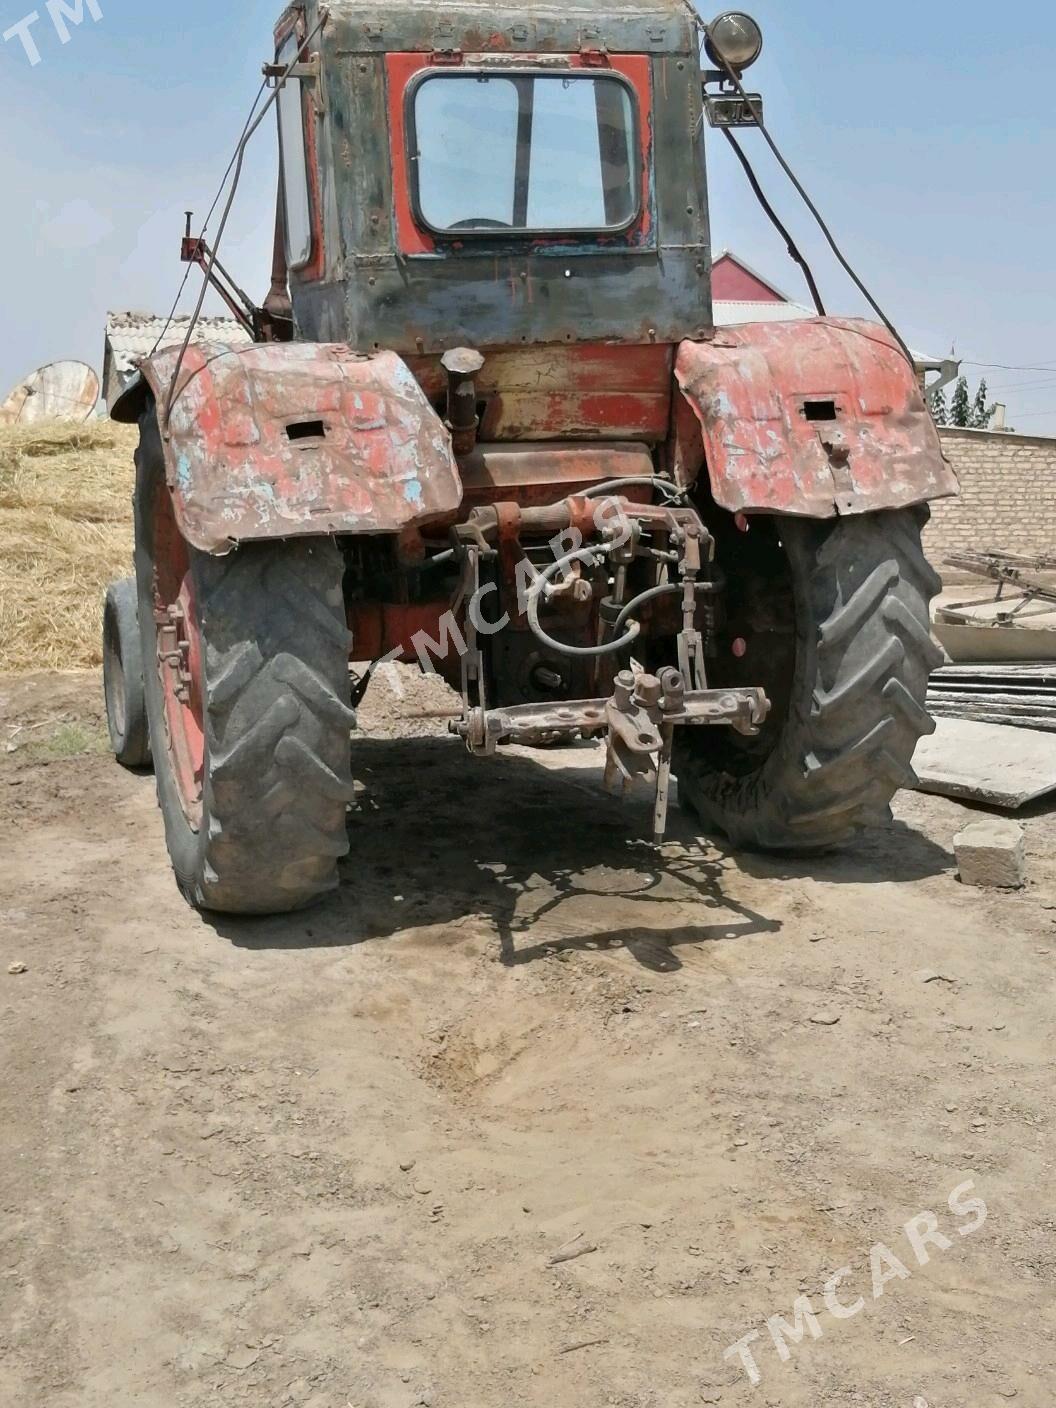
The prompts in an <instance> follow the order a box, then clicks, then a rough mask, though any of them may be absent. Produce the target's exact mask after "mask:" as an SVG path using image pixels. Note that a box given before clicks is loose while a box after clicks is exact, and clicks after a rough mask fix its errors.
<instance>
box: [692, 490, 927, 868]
mask: <svg viewBox="0 0 1056 1408" xmlns="http://www.w3.org/2000/svg"><path fill="white" fill-rule="evenodd" d="M926 521H927V512H926V510H902V511H898V512H885V513H874V514H867V515H864V516H862V517H855V518H843V519H838V520H836V521H835V522H832V523H818V522H814V521H804V520H794V519H770V520H751V521H750V523H749V525H748V526H749V529H750V531H749V534H748V536H747V538H745V537H742V536H740V535H739V534H737V532H736V529H735V528H734V527H733V524H732V520H731V521H730V523H729V524H726V525H724V530H723V532H720V534H719V543H720V557H721V555H722V549H723V547H724V546H725V548H726V564H725V565H726V569H727V573H728V575H729V579H730V598H731V600H730V617H729V620H728V622H727V625H726V627H725V631H724V639H723V641H722V642H721V643H720V660H721V661H722V662H723V663H722V664H721V665H720V666H719V667H718V668H717V669H716V670H715V671H714V673H713V682H714V683H715V684H716V685H725V684H729V685H733V684H747V683H757V684H758V683H764V684H765V686H766V688H767V691H768V693H769V694H770V697H771V699H772V701H773V703H774V711H773V714H772V716H771V718H770V720H769V722H768V724H767V726H766V727H765V728H764V730H763V732H762V734H761V735H760V737H759V738H758V739H743V738H740V737H738V736H737V735H735V734H733V733H731V732H725V731H720V730H712V729H706V730H705V729H700V730H693V729H686V730H683V731H682V733H683V737H682V738H681V740H680V743H679V749H680V752H679V756H678V759H677V772H678V778H679V789H680V795H681V796H682V798H683V800H684V801H686V802H687V803H688V804H689V806H690V808H691V809H692V810H694V811H696V812H697V813H698V815H699V816H700V817H701V819H702V820H703V821H704V822H705V823H706V824H707V825H708V826H711V827H714V828H716V829H717V830H719V831H722V832H724V833H725V834H726V835H727V836H729V837H730V839H731V840H732V841H733V842H734V843H735V844H737V845H742V846H747V847H754V848H757V849H762V850H778V851H820V850H827V849H830V848H832V847H835V846H839V845H841V844H843V843H844V842H846V841H848V840H850V839H851V838H852V837H853V836H854V835H855V834H856V833H857V832H859V831H861V830H862V828H864V827H866V826H869V825H872V824H875V823H877V822H879V821H883V820H885V819H887V818H889V817H890V808H889V804H890V801H891V798H892V797H893V796H894V794H895V792H896V791H897V790H898V789H899V788H900V787H907V786H913V785H914V784H915V782H916V777H915V775H914V773H913V769H912V765H911V764H912V759H913V754H914V752H915V750H916V747H917V744H918V742H919V741H920V739H921V737H922V736H923V735H925V734H928V733H931V732H933V731H934V727H935V725H934V723H933V722H932V720H931V719H930V717H929V716H928V714H927V711H926V709H925V698H926V694H927V684H928V677H929V675H930V673H931V671H932V670H933V669H935V667H936V666H937V665H938V664H939V663H940V662H941V659H942V652H941V651H940V650H939V648H938V646H937V645H936V644H935V642H934V640H933V639H932V636H931V601H932V598H933V597H934V596H935V594H936V593H937V592H938V590H939V588H940V585H941V583H940V581H939V578H938V576H937V575H936V573H935V572H934V571H933V570H932V568H931V567H930V565H929V564H928V562H927V560H926V558H925V556H924V552H923V549H922V547H921V528H922V527H923V525H924V523H925V522H926ZM741 526H742V527H744V526H745V525H744V524H743V523H742V525H741ZM739 561H742V562H744V563H745V564H746V566H745V570H743V571H741V569H740V568H739V567H738V562H739Z"/></svg>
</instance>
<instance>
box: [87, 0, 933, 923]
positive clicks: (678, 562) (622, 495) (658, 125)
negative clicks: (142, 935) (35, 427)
mask: <svg viewBox="0 0 1056 1408" xmlns="http://www.w3.org/2000/svg"><path fill="white" fill-rule="evenodd" d="M701 29H702V27H701V26H700V24H699V21H698V20H697V17H696V15H695V13H694V12H693V11H692V10H691V9H690V7H689V6H688V5H687V4H685V3H683V0H569V3H568V4H567V5H564V6H555V5H552V4H549V3H543V0H518V4H517V5H514V6H511V5H506V4H502V3H499V0H433V3H429V4H423V3H422V0H331V2H330V3H329V5H327V6H320V5H319V4H318V3H317V0H304V3H300V4H295V5H293V6H292V7H291V8H290V9H288V10H287V11H286V13H285V14H284V15H283V17H282V19H281V20H280V21H279V24H278V27H277V30H276V57H275V62H274V63H273V64H269V65H268V66H267V69H266V72H267V73H268V74H269V76H270V78H271V81H272V83H273V92H272V101H273V102H274V105H275V106H276V108H277V111H278V128H279V138H280V148H281V173H282V174H281V181H280V191H279V220H278V222H277V238H276V265H275V271H274V277H273V284H272V289H271V293H270V294H269V297H268V299H267V300H266V302H265V304H264V306H263V307H261V308H254V307H247V308H244V309H243V308H241V307H240V306H239V305H238V300H237V297H235V295H234V294H232V293H231V287H230V285H224V284H223V280H222V275H223V270H222V268H221V266H220V265H219V264H218V262H217V261H216V259H215V254H214V252H213V251H211V250H210V249H209V248H208V246H206V244H205V242H204V239H203V240H196V239H195V238H193V237H191V236H190V232H189V230H188V238H187V239H186V240H185V241H184V258H185V259H187V260H197V261H198V262H200V263H202V264H204V265H205V267H206V269H207V272H208V274H209V275H210V277H211V278H212V279H213V280H214V281H215V282H217V283H220V284H221V286H222V287H226V288H227V292H228V296H229V297H230V298H231V299H232V301H233V302H234V303H235V304H236V306H238V307H239V316H240V318H241V319H242V321H243V322H244V324H245V325H246V327H247V329H248V330H249V331H251V333H252V335H253V342H252V343H250V344H248V345H239V346H233V345H232V346H228V345H217V344H197V343H193V342H191V341H190V340H188V341H187V343H186V344H185V345H184V346H183V347H182V348H170V349H168V350H163V351H161V352H159V353H157V354H155V355H154V356H152V357H150V358H148V359H147V360H145V361H144V362H143V363H142V365H141V367H140V369H139V372H138V374H137V375H136V376H135V378H134V379H133V381H132V382H131V383H130V384H129V385H128V386H127V387H126V389H125V390H124V392H123V393H122V395H121V396H120V399H119V400H118V401H117V402H116V404H115V405H114V407H113V408H112V411H113V415H114V417H115V419H117V420H120V421H127V422H138V424H139V428H140V437H141V441H140V449H139V452H138V454H137V458H136V463H137V485H136V580H135V584H134V586H133V584H132V583H128V584H120V585H119V586H118V587H116V588H114V589H113V590H112V592H111V596H110V600H109V603H108V611H107V642H106V645H107V652H106V653H107V671H106V674H107V694H108V699H109V701H110V719H111V729H112V732H113V735H114V741H115V746H116V749H117V752H118V756H119V757H121V759H122V761H124V762H126V763H132V764H136V763H139V764H142V763H145V762H146V761H147V759H148V757H149V755H150V753H152V755H153V763H154V767H155V771H156V775H157V787H158V795H159V798H160V802H161V809H162V812H163V814H164V819H165V827H166V833H167V838H168V845H169V850H170V853H171V856H172V861H173V865H174V867H175V871H176V875H177V878H178V880H179V884H180V887H181V889H182V890H183V892H184V894H185V895H186V896H187V898H188V899H189V900H190V901H191V902H192V903H193V904H195V905H197V906H200V907H201V908H203V909H207V910H216V911H227V912H230V913H274V912H282V911H287V910H293V909H296V908H299V907H301V906H304V905H306V904H309V903H311V902H312V901H314V900H316V899H318V898H319V897H320V896H322V895H324V894H326V893H327V892H328V891H329V890H331V889H332V888H333V887H334V886H335V885H336V884H337V879H338V868H337V867H338V861H339V860H340V859H341V858H342V857H343V856H344V855H345V854H346V853H347V851H348V845H349V843H348V840H347V836H346V813H347V810H348V808H349V806H350V804H351V802H352V799H353V784H352V777H353V771H354V766H355V748H354V745H352V746H350V735H351V734H352V733H353V732H354V729H355V725H356V705H357V703H358V701H359V699H360V698H361V697H362V694H363V692H364V689H365V688H366V685H367V683H369V678H370V675H369V673H368V674H367V675H366V676H365V677H364V678H362V679H357V678H356V677H355V676H354V674H353V673H352V670H351V667H350V661H351V660H353V659H355V660H373V661H375V662H376V666H377V667H380V666H381V665H383V664H384V663H385V662H387V661H402V662H418V663H420V664H421V665H422V666H423V668H426V669H435V670H437V671H439V672H440V673H441V674H442V675H443V676H444V678H445V679H447V680H448V681H449V682H450V683H451V684H452V685H453V686H454V688H455V689H456V690H457V691H458V693H459V694H460V695H461V700H462V714H461V717H460V718H458V719H457V720H455V721H453V723H452V731H453V732H454V733H456V734H457V735H458V736H459V737H460V738H462V739H463V740H464V742H465V744H466V746H467V748H468V750H469V751H470V752H472V753H476V754H482V755H487V754H491V753H493V752H494V751H495V750H496V749H497V748H498V747H500V746H501V745H503V744H505V743H510V742H516V743H519V744H528V745H537V746H547V745H550V744H553V743H556V742H561V741H568V740H574V739H576V740H578V739H586V738H597V739H600V740H603V741H604V744H605V748H606V754H605V758H606V764H605V766H606V775H607V779H608V781H609V783H610V784H611V785H612V786H613V787H615V788H620V787H622V786H624V785H626V784H627V783H629V782H639V783H642V782H644V783H645V784H646V785H650V786H653V787H654V788H655V794H656V824H655V835H656V838H657V839H660V838H661V837H662V836H663V833H664V826H665V821H666V812H667V800H668V787H669V783H670V779H671V775H672V770H673V772H674V774H675V775H677V779H678V784H679V789H680V795H681V798H682V800H683V802H684V803H686V804H687V805H688V807H689V808H690V809H691V810H692V812H694V813H695V814H696V815H697V816H698V817H699V818H700V824H701V828H702V830H704V831H707V832H714V831H719V832H723V833H725V834H726V835H727V836H728V837H729V838H730V839H731V840H732V841H733V843H734V844H736V845H738V846H744V847H761V848H766V849H775V850H780V851H793V852H815V851H819V850H822V849H826V848H829V847H832V846H836V845H840V844H842V843H844V842H846V841H848V840H849V839H850V838H852V837H853V836H854V835H855V833H856V832H858V831H859V830H860V829H861V828H862V827H864V826H867V825H869V824H871V823H874V822H875V821H877V820H878V819H880V818H882V817H883V816H885V815H886V814H887V807H888V803H889V801H890V799H891V797H892V795H893V793H894V792H895V790H896V789H897V788H899V787H902V786H903V785H905V784H906V783H907V782H910V781H911V779H912V770H911V760H912V757H913V752H914V749H915V747H916V744H917V741H918V739H919V738H920V736H921V735H922V734H924V733H927V732H928V731H929V730H930V729H931V727H932V725H931V723H930V720H929V718H928V715H927V713H926V711H925V692H926V686H927V681H928V675H929V672H930V670H931V669H932V668H933V667H934V665H935V664H936V663H937V660H938V658H939V652H938V651H937V649H936V647H935V645H934V644H933V642H932V638H931V632H930V602H931V599H932V597H933V595H934V594H935V592H936V590H937V587H938V582H937V579H936V576H935V574H934V572H933V571H932V570H931V568H930V567H929V566H928V564H927V562H926V561H925V558H924V555H923V553H922V551H921V537H920V535H921V528H922V526H923V524H924V523H925V522H926V519H927V508H926V504H927V502H928V500H930V499H932V498H935V497H938V496H941V495H945V494H949V493H952V492H955V489H956V485H955V481H954V479H953V476H952V474H951V472H950V470H949V468H948V466H947V465H946V463H945V462H944V460H943V456H942V452H941V450H940V446H939V441H938V437H937V435H936V433H935V430H934V428H933V426H932V422H931V420H930V417H929V415H928V412H927V410H926V408H925V404H924V400H923V396H922V389H921V383H920V380H919V378H918V376H917V374H916V371H915V368H914V366H913V365H912V362H911V360H907V356H906V354H905V350H904V347H903V346H902V345H901V344H900V343H899V341H898V340H896V337H895V336H893V335H892V332H890V331H888V330H887V329H885V328H884V327H883V326H880V325H879V324H873V323H867V322H860V321H849V320H841V319H836V318H830V317H819V318H817V319H809V320H804V321H797V322H789V323H771V324H759V325H755V326H745V327H739V328H735V329H725V330H716V328H715V326H714V322H713V318H712V303H711V277H710V276H711V245H710V239H709V226H708V203H707V186H706V180H705V163H704V137H703V134H704V131H705V115H706V113H707V115H708V116H709V117H710V118H711V121H712V123H713V124H718V125H726V126H729V125H731V124H734V125H745V124H748V123H752V122H758V121H759V120H760V107H759V105H758V104H759V101H760V100H758V99H756V98H753V96H752V95H747V94H745V93H744V90H743V87H742V85H741V82H740V77H741V74H742V73H743V70H744V69H745V68H746V67H747V65H748V64H749V63H750V62H751V61H752V60H753V59H754V58H755V57H756V56H757V54H758V50H759V48H760V47H761V37H760V36H759V32H758V28H757V26H755V24H754V22H753V21H751V20H750V19H749V18H748V17H747V16H743V15H740V14H726V15H723V16H722V17H720V19H719V20H718V21H716V22H715V24H714V25H712V26H708V27H707V30H706V40H707V50H708V52H709V53H710V54H711V57H712V62H713V63H714V62H716V61H717V62H718V63H719V64H720V67H719V69H718V71H717V72H708V71H706V69H705V67H704V64H703V62H702V53H701V50H702V45H701ZM709 85H710V89H709ZM514 800H515V799H513V798H511V804H513V803H514Z"/></svg>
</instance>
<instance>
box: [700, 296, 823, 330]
mask: <svg viewBox="0 0 1056 1408" xmlns="http://www.w3.org/2000/svg"><path fill="white" fill-rule="evenodd" d="M714 311H715V326H716V327H717V328H729V327H736V326H737V325H738V324H740V323H792V322H795V320H796V319H797V318H816V317H817V314H816V313H815V312H814V310H813V309H812V308H805V307H804V306H803V304H802V303H762V302H760V303H750V302H733V301H730V300H726V299H716V301H715V310H714Z"/></svg>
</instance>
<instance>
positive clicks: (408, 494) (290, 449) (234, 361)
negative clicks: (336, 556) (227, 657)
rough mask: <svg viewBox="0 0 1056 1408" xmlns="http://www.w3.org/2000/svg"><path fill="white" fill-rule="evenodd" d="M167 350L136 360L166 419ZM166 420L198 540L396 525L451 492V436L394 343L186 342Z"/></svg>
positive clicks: (187, 521)
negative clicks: (362, 346) (370, 352)
mask: <svg viewBox="0 0 1056 1408" xmlns="http://www.w3.org/2000/svg"><path fill="white" fill-rule="evenodd" d="M178 355H179V354H178V349H169V350H167V351H164V352H161V353H159V354H158V355H157V356H156V357H154V358H152V359H151V360H149V361H148V362H146V363H145V364H144V365H143V368H142V371H143V374H144V376H145V378H146V380H147V382H148V384H149V385H150V387H151V389H152V390H153V392H154V396H155V399H156V401H157V403H158V406H159V410H160V412H161V415H162V421H163V423H164V407H165V404H166V402H167V399H168V391H169V384H170V380H171V377H172V373H173V371H174V369H175V366H176V360H177V357H178ZM117 409H118V408H117V407H115V410H117ZM169 432H170V433H169V435H168V437H166V438H164V445H165V465H166V477H167V479H168V483H169V487H170V489H171V491H172V501H173V507H174V511H175V514H176V519H177V522H178V523H179V527H180V531H181V533H182V534H183V535H184V537H185V538H186V539H187V541H188V542H189V543H191V544H193V546H194V547H196V548H200V549H201V550H202V551H204V552H214V553H215V552H219V551H224V550H226V549H227V548H228V547H229V546H230V545H231V544H232V543H240V542H247V541H252V540H255V539H262V538H289V537H297V536H299V535H308V534H321V533H376V532H397V531H399V530H400V529H402V528H404V527H406V526H407V525H409V524H412V523H422V522H427V521H428V520H430V519H433V518H437V517H440V516H442V515H445V514H450V513H453V512H454V511H455V510H456V509H457V508H458V506H459V504H460V502H461V500H462V483H461V480H460V478H459V474H458V469H457V466H456V464H455V461H454V457H453V455H452V452H451V440H450V436H449V435H448V432H447V430H446V429H445V428H444V425H443V423H442V421H441V420H440V417H439V416H438V415H437V413H436V412H435V411H434V410H433V408H432V407H431V406H430V405H429V402H428V401H427V400H426V398H425V396H424V394H423V392H422V390H421V388H420V387H419V385H418V383H417V382H416V381H415V379H414V377H413V376H412V374H411V372H410V371H409V369H408V367H407V366H406V364H405V363H404V362H403V361H402V360H401V359H400V358H399V357H397V356H396V355H395V353H392V352H379V353H378V354H376V355H375V356H363V355H359V354H357V353H355V352H353V351H352V350H351V349H350V348H348V347H346V346H343V345H332V344H325V343H264V344H258V345H256V346H253V347H243V348H239V349H231V348H228V347H225V346H220V345H216V344H196V345H192V346H191V347H190V348H189V349H188V351H187V355H186V357H185V359H184V363H183V370H182V372H181V374H180V389H179V391H178V392H177V395H176V399H175V402H174V404H173V408H172V416H171V421H170V424H169ZM320 432H321V433H320Z"/></svg>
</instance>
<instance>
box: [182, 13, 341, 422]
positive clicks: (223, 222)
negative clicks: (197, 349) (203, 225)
mask: <svg viewBox="0 0 1056 1408" xmlns="http://www.w3.org/2000/svg"><path fill="white" fill-rule="evenodd" d="M328 18H329V11H328V10H326V9H325V8H324V9H323V10H321V11H320V13H319V22H318V23H317V24H316V26H315V28H314V29H313V30H312V32H311V33H310V34H309V35H308V37H307V38H306V39H305V40H304V42H303V43H302V44H301V45H300V47H299V48H298V50H297V55H296V57H295V58H294V59H293V60H292V61H291V62H290V63H289V64H287V66H286V69H285V71H284V72H283V73H282V74H281V76H280V77H279V78H277V79H276V81H275V88H274V90H273V91H272V94H271V96H270V97H269V98H268V101H267V102H266V103H265V104H264V106H263V108H261V110H260V112H259V114H258V115H257V117H256V118H255V119H253V120H252V121H251V122H250V123H249V124H248V125H247V128H246V131H245V133H244V134H243V137H242V140H241V141H240V142H239V144H238V150H237V151H236V153H235V160H234V163H233V164H234V175H233V176H232V178H231V190H230V192H229V193H228V197H227V204H226V205H225V206H224V213H223V216H222V217H221V219H220V226H219V228H218V229H217V232H216V240H215V241H214V243H213V249H212V254H211V256H210V259H209V267H208V268H207V269H206V271H205V278H204V279H203V280H202V291H201V293H200V294H199V295H198V303H197V305H196V306H195V310H194V312H193V313H192V314H191V322H190V326H189V327H188V329H187V336H186V337H185V338H184V340H183V346H182V347H181V348H180V355H179V357H177V359H176V369H175V371H174V372H173V374H172V381H171V383H170V384H169V394H168V398H167V400H166V403H165V416H164V429H165V430H166V431H167V430H168V427H169V420H170V418H171V416H172V408H173V405H174V404H175V401H176V386H177V383H178V381H179V378H180V372H181V371H182V370H183V361H184V358H185V357H186V356H187V349H188V347H190V345H191V339H192V338H193V337H194V329H195V327H196V326H197V323H198V319H199V318H200V317H201V315H202V308H203V307H204V306H205V297H206V294H207V293H208V292H209V284H210V282H211V280H212V277H213V268H214V266H215V265H216V259H217V255H218V254H219V253H220V245H221V242H222V240H223V238H224V231H225V230H226V229H227V222H228V219H229V218H230V215H231V210H232V207H233V206H234V203H235V196H236V195H237V194H238V185H239V182H240V180H241V179H242V164H243V162H244V161H245V156H246V148H247V147H248V146H249V144H250V142H251V141H252V140H253V137H254V136H255V134H256V132H257V130H258V129H259V127H260V125H261V123H262V122H263V121H264V119H265V118H266V117H267V115H268V113H269V112H270V111H271V109H272V108H273V107H274V106H275V104H276V103H277V102H278V99H279V94H280V93H281V92H282V90H283V89H284V88H285V87H286V83H287V81H288V79H289V77H290V75H291V74H292V73H293V70H294V69H295V68H296V67H297V65H298V64H299V63H301V62H302V61H303V59H304V55H305V52H306V50H307V48H308V46H309V44H311V42H312V40H313V39H314V38H315V36H316V35H317V34H318V33H319V31H320V30H321V29H322V27H323V25H324V24H326V21H327V19H328Z"/></svg>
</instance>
